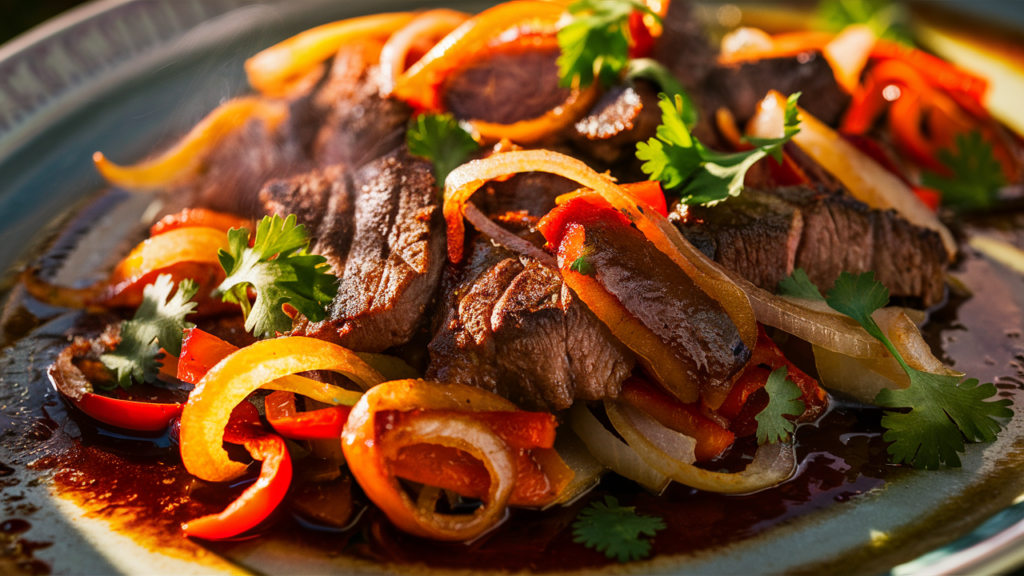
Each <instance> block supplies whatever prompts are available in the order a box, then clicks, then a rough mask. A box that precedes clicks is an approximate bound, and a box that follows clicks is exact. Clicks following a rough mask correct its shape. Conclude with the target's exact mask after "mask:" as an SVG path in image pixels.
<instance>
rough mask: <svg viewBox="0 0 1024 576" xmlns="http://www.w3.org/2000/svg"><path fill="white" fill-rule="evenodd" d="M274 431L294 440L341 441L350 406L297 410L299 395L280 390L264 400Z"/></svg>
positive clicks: (350, 409)
mask: <svg viewBox="0 0 1024 576" xmlns="http://www.w3.org/2000/svg"><path fill="white" fill-rule="evenodd" d="M263 405H264V406H265V407H266V410H267V421H268V422H270V425H271V426H272V427H273V428H274V431H275V432H277V433H278V434H280V435H281V436H284V437H285V438H291V439H292V440H340V439H341V431H342V429H344V428H345V422H346V421H347V420H348V415H349V412H351V411H352V408H351V407H350V406H331V407H328V408H321V409H320V410H310V411H309V412H297V411H296V410H295V394H293V393H291V392H285V391H282V390H277V391H274V392H271V393H270V394H269V395H268V396H267V397H266V398H265V399H264V401H263Z"/></svg>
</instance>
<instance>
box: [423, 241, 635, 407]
mask: <svg viewBox="0 0 1024 576" xmlns="http://www.w3.org/2000/svg"><path fill="white" fill-rule="evenodd" d="M447 285H448V289H447V290H446V292H445V295H444V296H443V301H444V303H443V306H444V307H443V309H442V311H441V314H440V316H439V319H440V323H439V328H438V330H437V332H436V334H435V335H434V339H433V340H432V341H431V343H430V346H429V349H430V358H431V363H430V367H429V368H428V369H427V377H428V378H431V379H436V380H440V381H446V382H460V383H462V384H468V385H473V386H477V387H480V388H483V389H485V390H490V391H492V392H495V393H497V394H499V395H501V396H504V397H505V398H508V399H510V400H512V401H513V402H515V403H516V404H518V405H519V406H522V407H524V408H528V409H536V410H548V411H553V410H562V409H565V408H568V407H569V406H571V405H572V402H573V400H574V399H583V400H600V399H602V398H606V397H611V398H614V397H616V396H618V392H619V387H620V385H621V384H622V382H623V380H625V379H626V378H627V377H628V376H629V374H630V372H631V371H632V369H633V364H634V360H633V358H632V356H631V355H630V354H629V352H628V351H627V350H626V349H625V348H624V347H623V346H622V345H621V344H619V343H618V342H617V341H616V340H615V339H614V338H613V337H612V336H611V334H610V333H609V332H608V330H607V328H606V327H605V326H604V325H603V324H601V322H600V321H599V320H598V319H597V318H596V317H595V316H594V315H593V314H592V313H591V312H590V311H589V310H588V309H587V307H586V305H585V304H583V303H582V302H581V301H580V300H579V299H577V298H576V297H575V296H574V295H573V293H572V292H571V291H570V290H569V289H568V288H567V287H566V286H564V285H563V284H562V281H561V278H559V276H558V274H557V273H555V272H553V271H552V270H550V269H548V268H546V267H544V266H541V265H539V264H537V263H536V262H535V261H533V260H529V259H522V260H521V259H520V258H519V257H517V256H515V255H514V254H512V253H511V252H509V251H507V250H505V249H504V248H500V247H495V246H493V245H492V244H491V243H490V242H489V241H487V240H486V239H483V238H478V239H477V240H476V241H475V242H474V243H473V244H472V247H471V252H470V254H469V257H468V259H467V262H466V264H465V266H464V268H463V269H462V270H459V271H452V272H451V273H450V282H448V283H447Z"/></svg>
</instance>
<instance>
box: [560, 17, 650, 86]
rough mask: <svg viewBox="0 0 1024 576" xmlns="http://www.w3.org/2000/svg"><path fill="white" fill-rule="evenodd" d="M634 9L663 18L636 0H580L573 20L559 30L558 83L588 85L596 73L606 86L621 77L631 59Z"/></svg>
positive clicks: (592, 81)
mask: <svg viewBox="0 0 1024 576" xmlns="http://www.w3.org/2000/svg"><path fill="white" fill-rule="evenodd" d="M634 10H639V11H641V12H644V13H646V14H650V15H651V16H653V17H654V18H656V19H657V20H658V21H659V22H660V21H661V18H660V17H659V16H658V15H657V14H655V13H654V12H652V11H651V9H650V8H648V7H647V5H646V4H644V3H642V2H636V1H634V0H578V1H577V2H573V3H572V4H570V5H569V14H570V16H571V21H570V22H569V23H568V24H566V25H565V26H563V27H562V28H561V29H560V30H559V31H558V46H559V47H560V48H561V49H562V54H561V56H559V57H558V71H559V85H561V86H563V87H566V88H567V87H570V86H573V85H574V84H576V85H578V86H579V87H581V88H586V87H587V86H590V85H591V84H593V83H594V78H595V75H596V77H598V78H600V79H601V82H602V83H603V84H604V85H605V86H611V85H612V84H614V83H615V82H616V81H618V79H619V76H620V75H621V73H622V71H623V70H624V69H625V68H626V63H627V62H628V61H629V42H630V38H629V15H630V14H632V13H633V11H634Z"/></svg>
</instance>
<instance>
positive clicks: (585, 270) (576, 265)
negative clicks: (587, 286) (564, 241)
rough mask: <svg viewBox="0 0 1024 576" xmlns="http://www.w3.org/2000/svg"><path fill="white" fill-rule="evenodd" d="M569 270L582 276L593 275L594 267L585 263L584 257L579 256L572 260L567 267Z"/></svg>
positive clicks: (585, 258)
mask: <svg viewBox="0 0 1024 576" xmlns="http://www.w3.org/2000/svg"><path fill="white" fill-rule="evenodd" d="M569 270H572V271H573V272H579V273H580V274H583V275H584V276H593V275H594V266H593V264H591V263H590V262H587V257H586V256H580V257H579V258H577V259H575V260H573V261H572V264H570V265H569Z"/></svg>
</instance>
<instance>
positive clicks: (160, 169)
mask: <svg viewBox="0 0 1024 576" xmlns="http://www.w3.org/2000/svg"><path fill="white" fill-rule="evenodd" d="M287 117H288V105H287V104H286V103H284V102H275V101H272V100H265V99H263V98H259V97H255V96H243V97H241V98H235V99H233V100H228V101H227V102H225V103H223V104H221V105H220V106H218V107H217V108H215V109H214V110H213V111H212V112H210V113H209V114H208V115H207V116H206V118H203V119H202V121H201V122H199V124H196V125H195V126H194V127H193V128H192V130H190V131H189V133H188V134H186V135H185V137H184V138H182V139H181V141H179V142H178V143H177V144H175V145H174V146H172V147H171V148H170V149H169V150H167V151H166V152H164V153H163V154H160V155H159V156H157V157H156V158H153V159H151V160H144V161H142V162H140V163H138V164H136V165H134V166H118V165H117V164H114V163H113V162H111V161H110V160H108V159H107V158H106V156H104V155H103V153H102V152H96V153H95V154H93V157H92V160H93V162H94V163H95V164H96V169H97V170H99V172H100V174H102V175H103V177H104V178H106V180H107V182H110V183H111V184H113V185H114V186H117V187H119V188H123V189H125V190H130V191H140V192H141V191H150V190H159V189H161V188H165V187H167V186H171V185H174V184H177V183H178V182H180V181H181V180H184V179H186V178H188V177H190V176H192V175H194V174H195V173H196V172H197V171H198V170H199V169H200V168H201V166H202V163H203V159H204V158H205V157H206V156H207V154H209V152H210V151H211V150H213V149H214V148H215V147H216V146H217V144H219V143H220V141H221V140H223V139H224V137H225V136H227V135H228V134H230V133H231V132H233V131H235V130H237V129H239V128H241V127H243V126H245V124H246V123H248V122H249V121H250V120H252V119H259V120H262V121H263V122H264V123H266V125H267V129H268V130H270V131H273V130H274V129H276V127H277V125H278V124H279V123H280V122H281V121H282V120H284V119H285V118H287Z"/></svg>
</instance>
